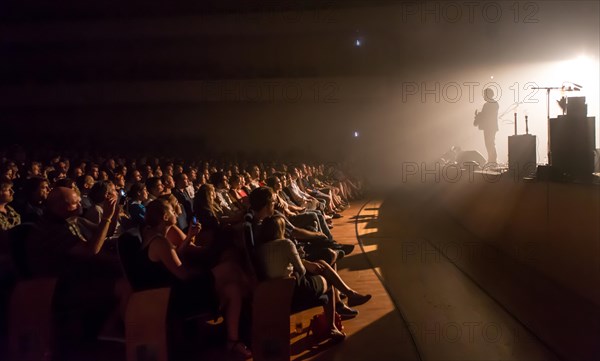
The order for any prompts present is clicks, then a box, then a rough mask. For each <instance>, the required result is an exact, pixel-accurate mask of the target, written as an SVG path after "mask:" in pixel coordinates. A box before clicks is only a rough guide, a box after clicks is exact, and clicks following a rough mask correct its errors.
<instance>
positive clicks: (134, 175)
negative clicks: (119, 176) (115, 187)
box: [131, 169, 142, 182]
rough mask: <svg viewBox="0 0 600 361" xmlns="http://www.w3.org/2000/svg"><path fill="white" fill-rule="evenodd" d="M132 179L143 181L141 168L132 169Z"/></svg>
mask: <svg viewBox="0 0 600 361" xmlns="http://www.w3.org/2000/svg"><path fill="white" fill-rule="evenodd" d="M131 180H132V181H134V182H141V181H142V173H140V171H139V170H137V169H134V170H132V171H131Z"/></svg>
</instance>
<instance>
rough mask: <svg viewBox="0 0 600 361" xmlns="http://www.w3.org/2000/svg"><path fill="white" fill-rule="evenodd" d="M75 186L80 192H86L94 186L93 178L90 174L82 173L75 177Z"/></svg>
mask: <svg viewBox="0 0 600 361" xmlns="http://www.w3.org/2000/svg"><path fill="white" fill-rule="evenodd" d="M76 183H77V188H79V191H80V192H81V193H82V194H88V193H89V191H90V189H92V187H93V186H94V178H92V176H91V175H83V176H81V177H78V178H77V181H76Z"/></svg>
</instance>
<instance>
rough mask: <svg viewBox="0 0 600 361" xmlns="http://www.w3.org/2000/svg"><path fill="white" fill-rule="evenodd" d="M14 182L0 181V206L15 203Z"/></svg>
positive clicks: (3, 179)
mask: <svg viewBox="0 0 600 361" xmlns="http://www.w3.org/2000/svg"><path fill="white" fill-rule="evenodd" d="M14 194H15V191H14V190H13V182H12V181H11V180H9V179H5V178H2V179H0V204H1V205H6V204H8V203H10V202H12V201H13V195H14Z"/></svg>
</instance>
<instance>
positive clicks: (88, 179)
mask: <svg viewBox="0 0 600 361" xmlns="http://www.w3.org/2000/svg"><path fill="white" fill-rule="evenodd" d="M76 183H77V188H78V189H79V193H80V194H81V207H82V208H83V212H84V213H85V212H86V211H87V210H88V209H90V208H91V207H92V206H93V204H92V201H91V200H90V197H89V194H90V189H92V187H93V186H94V178H92V176H91V175H83V176H81V177H78V178H77V182H76Z"/></svg>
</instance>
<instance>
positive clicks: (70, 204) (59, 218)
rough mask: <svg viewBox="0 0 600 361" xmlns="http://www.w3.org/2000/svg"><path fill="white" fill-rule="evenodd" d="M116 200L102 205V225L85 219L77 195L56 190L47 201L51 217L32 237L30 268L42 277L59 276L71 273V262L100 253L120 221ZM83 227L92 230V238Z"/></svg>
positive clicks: (40, 224)
mask: <svg viewBox="0 0 600 361" xmlns="http://www.w3.org/2000/svg"><path fill="white" fill-rule="evenodd" d="M116 208H117V202H116V197H114V196H110V198H109V199H107V201H106V202H102V218H101V220H100V222H99V223H98V224H94V223H92V222H90V221H88V220H87V219H84V218H81V217H80V214H81V203H80V197H79V196H78V195H77V193H76V192H75V191H74V190H72V189H70V188H64V187H57V188H55V189H53V190H52V191H51V192H50V194H49V196H48V202H47V207H46V210H47V214H44V216H43V217H42V218H41V219H40V221H39V222H38V223H37V225H38V229H37V230H36V231H34V234H32V235H31V237H30V238H31V239H30V241H29V242H28V245H30V246H31V252H28V253H29V255H30V256H31V257H30V260H31V262H30V265H31V267H32V268H33V269H36V270H38V272H37V273H39V274H57V273H60V272H61V271H69V266H68V265H69V264H70V262H69V260H74V259H77V258H79V257H85V256H86V255H97V254H98V253H100V250H101V249H102V246H103V245H104V241H105V240H106V238H107V234H108V231H109V229H110V228H111V225H113V226H114V224H115V223H116V222H117V216H116V215H115V214H116V212H115V209H116ZM82 225H85V227H86V228H88V229H90V230H92V232H91V233H90V234H89V237H85V235H84V232H82V228H81V227H82Z"/></svg>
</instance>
